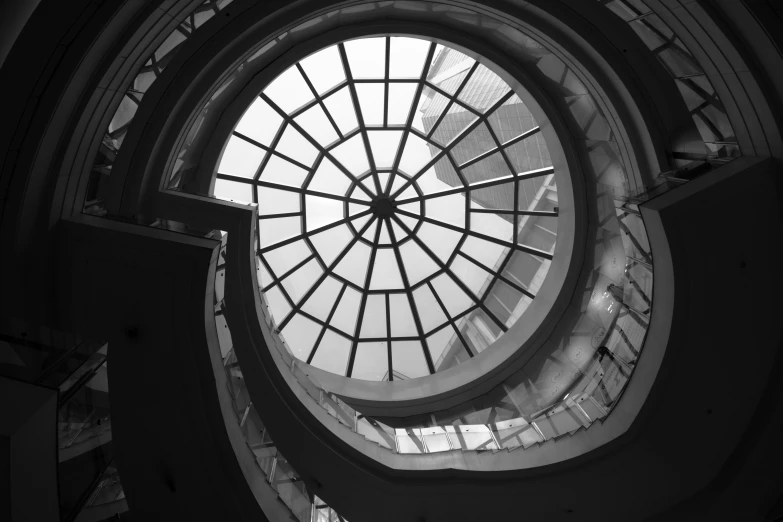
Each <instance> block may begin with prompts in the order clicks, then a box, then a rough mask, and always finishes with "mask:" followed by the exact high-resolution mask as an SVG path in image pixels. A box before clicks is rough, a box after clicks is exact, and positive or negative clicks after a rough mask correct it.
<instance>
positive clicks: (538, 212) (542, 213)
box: [470, 208, 558, 217]
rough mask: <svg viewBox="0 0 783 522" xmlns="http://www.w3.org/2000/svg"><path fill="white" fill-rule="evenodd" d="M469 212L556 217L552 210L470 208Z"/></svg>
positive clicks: (556, 214)
mask: <svg viewBox="0 0 783 522" xmlns="http://www.w3.org/2000/svg"><path fill="white" fill-rule="evenodd" d="M470 212H474V213H476V214H514V215H515V216H546V217H557V216H558V213H557V212H555V211H554V210H500V209H492V208H471V209H470Z"/></svg>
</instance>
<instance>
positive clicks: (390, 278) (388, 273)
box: [370, 248, 402, 290]
mask: <svg viewBox="0 0 783 522" xmlns="http://www.w3.org/2000/svg"><path fill="white" fill-rule="evenodd" d="M401 288H402V276H401V275H400V268H399V265H398V264H397V258H396V257H395V255H394V252H393V251H392V250H391V249H389V248H379V249H378V251H377V252H376V254H375V264H374V265H373V270H372V280H371V282H370V290H395V289H401Z"/></svg>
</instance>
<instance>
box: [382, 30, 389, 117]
mask: <svg viewBox="0 0 783 522" xmlns="http://www.w3.org/2000/svg"><path fill="white" fill-rule="evenodd" d="M390 54H391V38H390V37H389V36H387V37H386V69H385V72H384V76H383V80H384V81H383V126H384V127H387V126H388V125H389V61H390V58H391V56H390Z"/></svg>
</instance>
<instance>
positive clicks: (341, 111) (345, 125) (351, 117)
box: [324, 87, 359, 134]
mask: <svg viewBox="0 0 783 522" xmlns="http://www.w3.org/2000/svg"><path fill="white" fill-rule="evenodd" d="M324 105H326V110H327V111H329V114H330V115H331V116H332V119H334V121H335V123H337V128H339V129H340V132H342V133H343V134H348V133H349V132H351V131H352V130H353V129H355V128H356V127H357V126H358V125H359V123H358V120H357V119H356V111H355V110H354V108H353V100H352V99H351V92H350V90H349V89H348V87H343V88H342V89H340V90H339V91H337V92H336V93H334V94H332V95H331V96H329V97H328V98H326V99H325V100H324Z"/></svg>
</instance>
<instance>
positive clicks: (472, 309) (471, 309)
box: [425, 283, 479, 352]
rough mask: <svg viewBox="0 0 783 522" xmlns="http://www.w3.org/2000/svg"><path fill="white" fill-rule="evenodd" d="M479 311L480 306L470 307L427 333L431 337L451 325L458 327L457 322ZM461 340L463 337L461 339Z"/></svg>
mask: <svg viewBox="0 0 783 522" xmlns="http://www.w3.org/2000/svg"><path fill="white" fill-rule="evenodd" d="M425 284H426V283H425ZM428 288H429V287H428ZM432 288H433V289H434V288H435V287H432ZM431 291H432V290H431ZM432 293H433V294H435V292H434V291H433V292H432ZM435 295H436V296H437V294H435ZM436 299H437V297H436ZM478 309H479V307H478V305H473V306H470V307H468V308H467V309H465V310H463V311H462V312H460V313H458V314H457V315H455V316H452V317H451V319H446V321H445V322H443V323H441V324H439V325H438V326H436V327H435V328H433V329H432V330H430V331H429V332H427V336H428V337H429V336H431V335H432V334H434V333H437V332H438V330H442V329H443V328H445V327H446V326H449V325H454V326H456V325H457V321H459V320H460V319H462V318H463V317H466V316H468V315H470V314H472V313H473V312H475V311H476V310H478ZM446 317H449V316H448V315H447V316H446ZM460 339H461V337H460ZM466 346H467V345H466ZM468 352H470V349H468Z"/></svg>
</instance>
